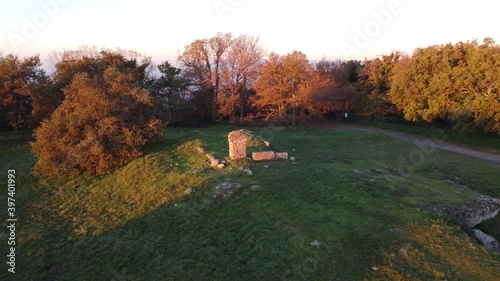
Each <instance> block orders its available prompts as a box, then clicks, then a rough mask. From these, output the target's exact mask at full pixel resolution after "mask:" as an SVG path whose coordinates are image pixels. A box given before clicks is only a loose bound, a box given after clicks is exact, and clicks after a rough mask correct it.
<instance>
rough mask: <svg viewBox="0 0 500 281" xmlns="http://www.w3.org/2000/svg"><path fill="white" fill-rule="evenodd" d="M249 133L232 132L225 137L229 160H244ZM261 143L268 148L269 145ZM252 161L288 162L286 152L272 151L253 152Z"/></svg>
mask: <svg viewBox="0 0 500 281" xmlns="http://www.w3.org/2000/svg"><path fill="white" fill-rule="evenodd" d="M249 134H251V132H250V131H247V130H238V131H232V132H230V133H229V135H228V136H227V139H228V142H229V159H231V160H235V159H244V158H246V157H247V155H246V154H247V141H248V140H249V138H250V137H251V135H249ZM259 139H260V138H259ZM260 140H261V141H262V143H263V144H264V145H265V146H266V147H269V146H270V145H271V143H269V142H268V141H265V140H262V139H260ZM252 160H254V161H274V160H288V153H287V152H274V151H261V152H253V153H252Z"/></svg>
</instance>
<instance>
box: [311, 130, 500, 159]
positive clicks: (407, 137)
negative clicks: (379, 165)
mask: <svg viewBox="0 0 500 281" xmlns="http://www.w3.org/2000/svg"><path fill="white" fill-rule="evenodd" d="M313 126H315V125H313ZM316 126H318V127H323V128H329V129H351V130H359V131H363V132H377V133H382V134H385V135H388V136H390V137H393V138H396V139H399V140H402V141H405V142H409V143H413V144H415V145H424V146H428V147H435V148H438V149H442V150H447V151H452V152H455V153H459V154H463V155H467V156H470V157H475V158H479V159H483V160H488V161H493V162H496V163H500V155H498V154H494V153H489V152H482V151H478V150H474V149H472V148H469V147H466V146H463V145H458V144H452V143H448V142H446V141H444V140H443V138H440V139H431V138H426V137H421V136H415V135H411V134H406V133H400V132H394V131H389V130H384V129H378V128H373V127H362V126H355V125H345V124H331V123H330V124H328V125H327V124H323V123H322V124H316Z"/></svg>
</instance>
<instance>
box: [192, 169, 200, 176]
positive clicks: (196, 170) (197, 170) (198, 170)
mask: <svg viewBox="0 0 500 281" xmlns="http://www.w3.org/2000/svg"><path fill="white" fill-rule="evenodd" d="M200 172H201V170H200V169H194V170H193V174H195V175H196V174H199V173H200Z"/></svg>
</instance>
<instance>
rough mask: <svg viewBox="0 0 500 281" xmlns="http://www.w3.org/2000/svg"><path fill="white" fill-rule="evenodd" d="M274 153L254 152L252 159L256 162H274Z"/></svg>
mask: <svg viewBox="0 0 500 281" xmlns="http://www.w3.org/2000/svg"><path fill="white" fill-rule="evenodd" d="M274 157H275V155H274V151H262V152H253V153H252V159H253V160H254V161H273V160H274Z"/></svg>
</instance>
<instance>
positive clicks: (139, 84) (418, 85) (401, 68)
mask: <svg viewBox="0 0 500 281" xmlns="http://www.w3.org/2000/svg"><path fill="white" fill-rule="evenodd" d="M52 58H53V60H54V62H55V71H54V73H53V74H51V75H48V74H47V73H46V72H45V71H44V70H43V69H42V64H41V62H40V57H39V56H38V55H35V56H31V57H27V58H19V57H18V56H16V55H14V54H7V55H3V54H1V53H0V128H3V129H35V131H34V135H35V138H36V142H35V143H34V145H33V151H34V153H35V155H36V156H37V158H38V161H39V163H40V164H39V165H37V167H35V171H39V173H40V174H45V175H54V176H55V175H56V174H57V173H59V172H60V173H63V174H79V173H103V172H105V171H106V170H109V169H111V168H112V167H113V166H116V165H120V164H122V163H124V162H125V161H127V159H130V158H133V157H136V156H137V155H139V154H140V147H141V146H142V145H144V143H146V142H147V141H148V140H150V139H154V137H156V136H159V135H161V133H160V131H161V128H162V126H164V125H165V124H170V125H203V124H211V123H216V122H221V121H230V122H243V121H244V120H249V119H255V118H259V119H265V120H273V121H274V122H275V123H276V124H282V125H293V124H297V123H298V122H299V121H300V120H303V119H305V118H309V117H311V116H327V117H336V118H340V117H341V116H343V115H344V113H345V112H354V113H359V114H364V115H369V116H384V117H395V118H405V119H407V120H411V121H425V122H441V123H447V124H450V125H451V126H453V127H454V128H456V129H460V130H466V131H474V130H480V131H484V132H494V133H498V134H500V93H499V88H500V46H499V45H498V44H496V43H495V42H494V41H493V40H492V39H490V38H486V39H484V40H483V42H482V43H478V41H477V40H472V41H467V42H459V43H456V44H451V43H450V44H446V45H435V46H429V47H426V48H418V49H416V50H415V51H414V53H413V54H411V55H407V54H403V53H401V52H397V51H395V52H392V53H391V54H388V55H383V56H380V57H378V58H375V59H370V60H368V59H365V60H364V61H358V60H349V61H342V60H329V59H326V58H324V59H322V60H320V61H319V62H317V63H311V62H310V61H309V60H308V58H307V56H306V55H305V54H304V53H302V52H300V51H293V52H291V53H288V54H277V53H274V52H271V53H268V52H267V50H266V49H265V48H264V47H263V46H261V45H260V43H259V38H258V37H254V36H248V35H240V36H237V37H234V36H232V35H231V34H221V33H219V34H216V35H215V36H213V37H211V38H206V39H198V40H194V41H193V42H191V43H190V44H189V45H187V46H185V48H184V50H183V52H181V53H180V54H179V57H178V60H177V64H176V65H173V64H171V63H170V62H168V61H166V62H163V63H161V64H160V65H158V66H154V65H153V63H152V61H151V58H150V57H147V56H145V55H143V54H140V53H137V52H133V51H127V50H120V49H117V50H107V49H101V50H98V49H97V48H95V47H82V48H80V49H78V50H65V51H61V52H54V53H53V54H52ZM155 68H156V69H157V72H158V73H159V76H158V75H153V73H154V70H155ZM117 143H119V144H120V145H118V146H117V145H116V144H117ZM47 147H50V149H47ZM68 147H71V149H68ZM47 150H49V152H46V151H47ZM50 167H58V168H59V169H52V172H50V171H49V170H50V169H51V168H50ZM45 170H47V171H45ZM54 171H55V172H54Z"/></svg>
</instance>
